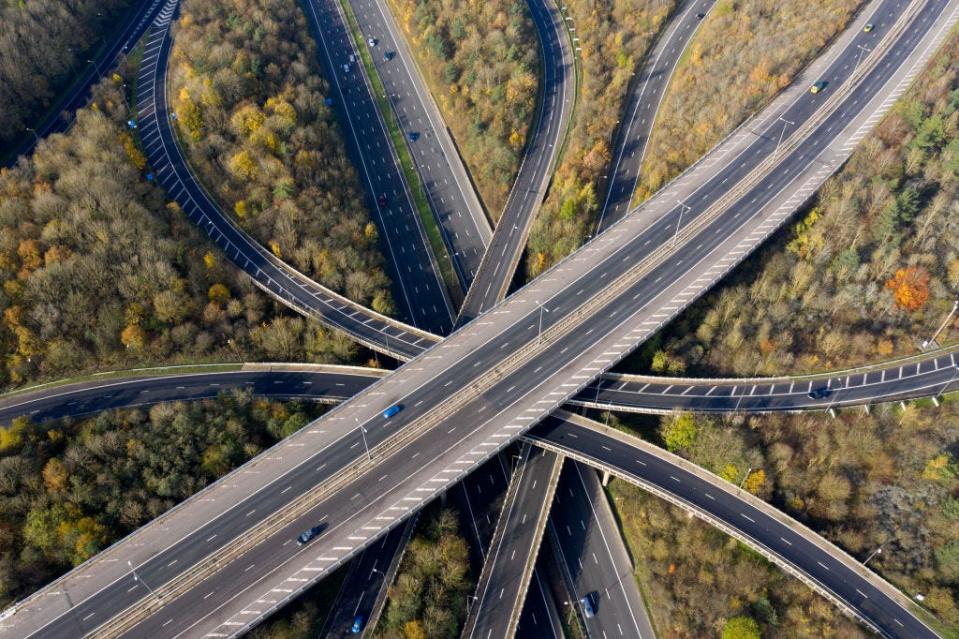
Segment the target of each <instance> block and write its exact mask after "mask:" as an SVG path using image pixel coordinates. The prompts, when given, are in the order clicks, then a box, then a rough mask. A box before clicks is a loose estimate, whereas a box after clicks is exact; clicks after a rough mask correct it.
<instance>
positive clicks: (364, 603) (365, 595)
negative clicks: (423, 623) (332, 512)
mask: <svg viewBox="0 0 959 639" xmlns="http://www.w3.org/2000/svg"><path fill="white" fill-rule="evenodd" d="M415 524H416V518H415V517H411V518H410V519H408V520H407V522H406V525H405V526H397V527H396V528H394V529H393V530H391V531H390V532H389V533H387V534H386V535H383V537H382V539H381V540H380V541H379V542H378V543H376V544H374V545H373V546H371V547H369V548H367V549H366V550H364V551H363V552H362V553H360V555H359V556H358V557H357V558H356V559H354V560H353V561H352V562H351V563H350V570H349V572H348V573H347V575H346V579H344V581H343V585H342V586H341V587H340V592H339V594H338V595H337V598H336V601H335V602H334V604H333V610H332V612H331V613H330V618H329V619H328V620H327V622H326V624H325V625H324V627H323V630H322V632H320V633H319V634H318V635H317V637H349V636H351V635H352V634H353V631H352V630H353V622H354V621H355V620H356V618H357V616H359V617H362V618H363V622H362V628H363V630H362V632H361V634H362V635H364V636H369V635H370V633H371V632H372V630H373V629H374V628H376V622H377V620H378V619H379V617H380V614H381V613H382V612H383V608H384V607H385V605H386V595H387V587H388V586H389V583H391V582H392V581H393V579H394V577H395V576H396V571H397V570H398V569H399V563H400V559H401V557H402V550H403V549H404V548H405V547H406V544H407V542H408V541H409V539H410V536H411V535H412V534H413V527H414V526H415ZM387 576H388V577H389V578H388V579H387Z"/></svg>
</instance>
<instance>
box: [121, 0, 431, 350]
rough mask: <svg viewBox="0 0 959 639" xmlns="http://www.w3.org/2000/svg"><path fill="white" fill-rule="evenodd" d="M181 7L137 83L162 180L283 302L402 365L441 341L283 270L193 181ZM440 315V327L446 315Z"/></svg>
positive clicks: (148, 146) (165, 17)
mask: <svg viewBox="0 0 959 639" xmlns="http://www.w3.org/2000/svg"><path fill="white" fill-rule="evenodd" d="M176 7H177V0H168V1H167V3H166V4H165V5H164V8H163V10H162V11H161V13H160V15H159V17H158V18H157V21H156V22H155V24H154V26H153V28H152V30H151V32H150V35H149V36H148V40H147V46H146V50H145V52H144V61H145V62H144V64H143V66H141V68H140V75H139V77H138V80H137V96H138V101H137V110H138V112H139V119H140V123H139V126H140V135H141V138H142V140H143V147H144V149H145V151H146V154H147V157H148V159H149V162H150V165H151V166H152V167H153V169H154V172H155V175H156V180H157V182H159V183H160V185H162V186H163V187H164V188H165V189H166V190H167V192H168V193H169V195H170V197H171V198H173V199H174V200H176V201H177V203H178V204H179V205H180V207H181V208H182V209H183V212H184V213H185V214H186V215H187V216H188V217H189V218H190V220H192V221H193V222H194V223H195V224H196V225H197V226H198V227H199V228H200V229H201V230H203V231H204V232H205V233H207V234H208V235H209V236H210V238H211V239H212V240H213V242H214V243H215V244H216V245H217V246H218V247H220V249H222V250H223V252H224V253H225V254H226V256H227V257H228V258H229V259H230V260H231V261H233V263H234V264H236V265H237V266H238V267H239V268H240V269H242V270H243V271H244V272H245V273H247V274H248V275H249V276H250V277H251V278H252V279H253V281H254V283H255V284H256V285H257V286H258V287H260V288H261V289H263V290H264V291H266V292H267V293H269V294H270V295H272V296H273V297H275V298H277V299H278V300H280V301H281V302H282V303H284V304H286V305H288V306H290V307H292V308H294V309H296V310H297V311H299V312H300V313H303V314H304V315H307V316H308V317H312V318H316V319H319V320H320V321H323V322H325V323H327V324H328V325H331V326H334V327H336V328H339V329H341V330H343V331H344V332H346V333H347V334H349V335H350V336H351V337H353V338H354V339H356V340H357V341H358V342H360V343H361V344H364V345H365V346H368V347H370V348H374V349H377V350H381V351H383V352H386V353H388V354H390V355H393V356H396V357H400V358H403V359H406V358H408V357H412V356H414V355H415V354H417V353H419V352H421V351H422V349H423V347H424V346H425V345H428V344H430V343H432V342H433V341H434V340H435V339H436V337H435V336H434V335H433V334H432V333H429V332H426V331H422V330H419V329H416V328H414V327H412V326H409V325H407V324H403V323H402V322H398V321H396V320H393V319H390V318H388V317H385V316H383V315H379V314H377V313H374V312H373V311H371V310H369V309H367V308H365V307H363V306H361V305H360V304H357V303H355V302H352V301H351V300H348V299H347V298H345V297H343V296H341V295H338V294H336V293H334V292H332V291H330V290H329V289H327V288H325V287H323V286H321V285H319V284H317V283H316V282H314V281H312V280H310V279H309V278H307V277H305V276H304V275H302V274H301V273H298V272H297V271H295V270H294V269H292V268H291V267H290V266H288V265H286V264H284V263H283V262H281V261H280V260H278V259H277V258H276V257H275V256H274V255H272V254H271V253H269V252H268V251H266V250H265V249H264V248H263V247H262V246H260V245H259V244H258V243H256V242H255V241H254V240H253V239H252V238H250V237H249V236H248V235H247V234H246V233H245V232H243V231H242V230H240V229H239V228H238V227H237V226H236V225H235V224H234V223H233V221H232V220H230V219H229V217H228V216H227V215H226V214H224V213H223V211H222V210H221V209H220V207H219V206H218V205H217V204H216V203H215V202H214V201H213V199H212V198H210V197H209V196H208V195H207V193H206V192H205V191H204V190H203V188H202V187H201V186H200V185H199V183H198V182H197V181H196V179H195V177H194V176H193V174H192V172H191V171H190V169H189V167H188V166H187V164H186V161H185V158H184V156H183V154H182V151H181V149H180V148H179V146H178V144H177V141H176V139H175V136H174V133H173V131H172V129H171V126H170V118H171V117H172V114H171V112H170V111H169V109H168V107H167V103H166V73H165V69H166V67H167V60H168V57H169V53H170V36H169V25H170V21H171V19H172V17H173V13H174V11H175V10H176ZM436 286H439V283H438V282H437V284H436ZM429 310H430V311H432V309H429ZM435 315H436V317H437V322H438V321H440V320H439V318H440V317H442V316H443V313H438V312H437V313H435ZM445 316H446V317H447V318H448V317H449V313H448V312H446V313H445Z"/></svg>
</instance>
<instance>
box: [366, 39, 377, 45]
mask: <svg viewBox="0 0 959 639" xmlns="http://www.w3.org/2000/svg"><path fill="white" fill-rule="evenodd" d="M366 43H367V44H369V45H370V46H371V47H375V46H376V38H370V39H369V40H367V41H366Z"/></svg>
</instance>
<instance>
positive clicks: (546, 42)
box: [380, 0, 576, 326]
mask: <svg viewBox="0 0 959 639" xmlns="http://www.w3.org/2000/svg"><path fill="white" fill-rule="evenodd" d="M380 1H382V0H380ZM527 4H528V5H529V8H530V14H531V15H532V18H533V22H534V23H535V24H536V32H537V34H538V35H539V42H540V53H541V56H542V66H543V73H542V75H541V78H542V85H541V90H540V96H539V109H538V112H537V116H536V122H535V123H534V126H533V127H532V128H531V130H530V134H529V139H528V141H527V144H526V150H525V155H524V157H523V162H522V164H521V165H520V168H519V172H518V174H517V176H516V180H515V181H514V182H513V187H512V189H511V190H510V194H509V198H508V199H507V201H506V207H505V208H504V209H503V214H502V216H501V217H500V220H499V223H498V224H497V225H496V230H495V231H494V232H493V238H492V240H491V241H490V242H489V243H488V246H487V247H486V252H485V254H484V255H483V256H482V261H481V263H480V264H479V267H478V271H477V274H476V278H475V280H474V281H473V285H472V286H471V287H470V289H469V291H468V292H467V294H466V299H465V300H464V301H463V306H462V307H461V308H460V312H459V316H458V317H457V320H456V323H457V326H462V325H464V324H466V323H467V322H469V321H470V320H471V319H473V318H475V317H476V316H478V315H480V314H481V313H483V312H485V311H486V310H487V309H489V308H491V307H492V306H494V305H495V304H496V303H497V302H499V301H500V300H502V299H503V298H504V297H505V296H506V291H507V290H508V288H509V285H510V283H511V282H512V280H513V275H514V274H515V272H516V267H517V265H518V264H519V260H520V258H521V257H522V255H523V250H524V249H525V247H526V239H527V238H528V237H529V232H530V229H531V228H532V226H533V220H534V219H535V217H536V213H537V212H538V211H539V207H540V204H541V203H542V201H543V198H545V197H546V188H547V186H548V185H549V181H550V178H551V177H552V172H553V167H554V165H555V164H556V161H557V157H558V154H559V151H560V148H561V147H562V144H563V139H564V137H565V135H566V131H567V129H568V128H569V123H570V119H571V116H572V110H573V101H574V100H575V91H576V77H575V74H576V68H575V65H574V62H573V52H572V46H571V43H570V41H569V37H568V35H567V33H566V27H565V25H564V20H563V15H562V14H561V13H560V12H559V9H558V8H557V7H556V3H555V2H554V1H553V0H527Z"/></svg>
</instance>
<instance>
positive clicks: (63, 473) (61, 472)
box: [43, 457, 69, 492]
mask: <svg viewBox="0 0 959 639" xmlns="http://www.w3.org/2000/svg"><path fill="white" fill-rule="evenodd" d="M68 479H69V474H68V473H67V467H66V466H64V465H63V462H61V461H60V460H59V459H57V458H56V457H53V458H51V459H50V460H49V461H48V462H47V463H46V465H45V466H44V467H43V483H44V484H46V486H47V488H48V489H49V490H51V491H53V492H60V491H61V490H63V489H64V488H66V487H67V480H68Z"/></svg>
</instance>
